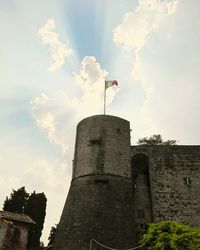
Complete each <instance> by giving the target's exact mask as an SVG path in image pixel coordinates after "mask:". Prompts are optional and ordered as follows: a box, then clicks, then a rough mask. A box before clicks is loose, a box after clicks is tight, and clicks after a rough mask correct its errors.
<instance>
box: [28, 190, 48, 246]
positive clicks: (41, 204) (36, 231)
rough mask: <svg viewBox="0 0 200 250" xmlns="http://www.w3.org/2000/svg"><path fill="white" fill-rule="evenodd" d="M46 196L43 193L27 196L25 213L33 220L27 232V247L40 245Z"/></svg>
mask: <svg viewBox="0 0 200 250" xmlns="http://www.w3.org/2000/svg"><path fill="white" fill-rule="evenodd" d="M46 203H47V198H46V196H45V194H44V193H38V194H37V193H35V191H34V192H33V193H32V194H31V195H30V196H29V199H28V207H27V211H26V213H27V214H28V215H29V216H30V217H31V218H32V219H33V220H34V221H35V223H36V224H35V225H33V226H32V228H31V230H30V232H29V238H28V247H38V246H40V237H41V235H42V229H43V225H44V219H45V216H46Z"/></svg>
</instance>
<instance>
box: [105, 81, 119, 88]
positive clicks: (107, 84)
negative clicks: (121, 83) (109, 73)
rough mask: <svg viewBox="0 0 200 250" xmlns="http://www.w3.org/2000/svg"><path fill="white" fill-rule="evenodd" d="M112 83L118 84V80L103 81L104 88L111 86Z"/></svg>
mask: <svg viewBox="0 0 200 250" xmlns="http://www.w3.org/2000/svg"><path fill="white" fill-rule="evenodd" d="M114 85H116V86H118V82H117V81H116V80H109V81H105V89H107V88H109V87H112V86H114Z"/></svg>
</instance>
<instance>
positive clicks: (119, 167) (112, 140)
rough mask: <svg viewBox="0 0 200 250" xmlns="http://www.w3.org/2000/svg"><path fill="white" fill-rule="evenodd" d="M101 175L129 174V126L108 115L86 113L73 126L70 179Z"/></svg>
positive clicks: (124, 121) (127, 123) (128, 175)
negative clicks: (72, 162)
mask: <svg viewBox="0 0 200 250" xmlns="http://www.w3.org/2000/svg"><path fill="white" fill-rule="evenodd" d="M102 174H104V175H105V174H109V175H118V176H124V177H131V172H130V125H129V122H128V121H127V120H125V119H122V118H119V117H116V116H111V115H95V116H90V117H87V118H85V119H83V120H82V121H80V122H79V124H78V126H77V134H76V145H75V154H74V166H73V179H74V178H77V177H81V176H85V175H102Z"/></svg>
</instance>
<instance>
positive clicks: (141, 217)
mask: <svg viewBox="0 0 200 250" xmlns="http://www.w3.org/2000/svg"><path fill="white" fill-rule="evenodd" d="M131 166H132V179H133V183H134V187H133V194H134V201H135V223H136V231H137V233H138V234H140V233H141V232H142V231H144V230H145V228H146V224H147V223H150V222H152V200H151V187H150V179H149V158H148V157H147V156H146V155H145V154H136V155H134V156H133V158H132V164H131Z"/></svg>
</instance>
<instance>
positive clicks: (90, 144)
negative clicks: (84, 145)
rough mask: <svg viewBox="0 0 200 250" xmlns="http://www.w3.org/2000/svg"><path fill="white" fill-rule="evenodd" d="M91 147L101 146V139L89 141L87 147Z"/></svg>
mask: <svg viewBox="0 0 200 250" xmlns="http://www.w3.org/2000/svg"><path fill="white" fill-rule="evenodd" d="M92 145H102V140H101V138H94V139H90V140H89V144H88V146H92Z"/></svg>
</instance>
